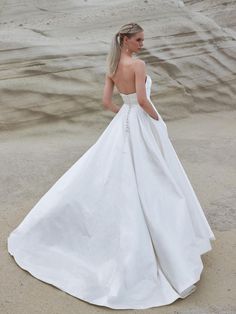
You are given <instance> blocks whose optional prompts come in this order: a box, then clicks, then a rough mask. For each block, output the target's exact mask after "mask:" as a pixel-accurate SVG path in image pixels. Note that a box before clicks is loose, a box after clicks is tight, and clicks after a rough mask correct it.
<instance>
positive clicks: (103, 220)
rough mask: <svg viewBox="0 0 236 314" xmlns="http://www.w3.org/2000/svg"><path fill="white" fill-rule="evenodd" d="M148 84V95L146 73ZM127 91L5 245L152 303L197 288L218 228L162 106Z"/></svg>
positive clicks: (67, 280) (129, 305) (113, 296)
mask: <svg viewBox="0 0 236 314" xmlns="http://www.w3.org/2000/svg"><path fill="white" fill-rule="evenodd" d="M145 84H146V91H147V96H148V98H149V100H150V101H151V99H150V91H151V85H152V79H151V77H150V76H149V75H147V77H146V83H145ZM120 95H121V97H122V99H123V105H122V107H121V109H120V110H119V112H118V113H117V114H116V115H115V116H114V118H113V119H112V120H111V122H110V123H109V124H108V126H107V128H106V129H105V130H104V131H103V133H102V134H101V136H100V137H99V138H98V140H97V141H96V142H95V144H93V145H92V146H91V147H90V148H89V149H88V150H87V151H86V152H85V153H84V154H83V155H82V156H81V157H80V158H79V159H78V160H77V161H76V162H75V163H74V164H73V165H72V166H71V167H70V168H69V170H68V171H66V172H65V173H64V175H63V176H62V177H60V179H59V180H58V181H57V182H56V183H55V184H54V185H53V186H52V187H51V188H50V189H49V190H48V192H46V193H45V194H44V195H43V197H42V198H41V199H40V200H39V201H38V202H37V203H36V205H35V206H34V207H33V208H32V210H31V211H30V212H29V213H28V214H27V216H26V217H25V218H24V220H23V221H22V222H21V223H20V224H19V225H18V227H17V228H16V229H14V230H13V231H12V232H11V234H10V235H9V237H8V251H9V253H10V254H11V255H12V256H14V259H15V261H16V263H17V264H18V265H19V266H20V267H21V268H23V269H25V270H27V271H28V272H29V273H30V274H32V275H33V276H34V277H36V278H37V279H40V280H42V281H44V282H46V283H49V284H51V285H53V286H56V287H57V288H59V289H61V290H63V291H65V292H66V293H68V294H70V295H72V296H75V297H77V298H79V299H81V300H84V301H87V302H89V303H92V304H97V305H102V306H107V307H110V308H114V309H145V308H150V307H155V306H162V305H166V304H170V303H172V302H174V301H175V300H176V299H178V298H185V297H186V296H188V295H189V294H190V293H192V292H193V291H194V290H195V289H196V286H195V285H194V283H196V282H197V281H198V280H200V275H201V272H202V270H203V263H202V260H201V255H202V254H204V253H206V252H207V251H209V250H211V249H212V247H211V242H210V241H211V240H215V236H214V234H213V232H212V230H211V228H210V226H209V224H208V222H207V219H206V217H205V215H204V212H203V210H202V208H201V206H200V203H199V201H198V199H197V197H196V195H195V193H194V190H193V188H192V186H191V184H190V181H189V180H188V177H187V175H186V173H185V171H184V169H183V166H182V164H181V163H180V161H179V159H178V157H177V154H176V152H175V150H174V148H173V146H172V144H171V141H170V139H169V137H168V131H167V127H166V124H165V122H164V121H163V119H162V118H161V115H160V113H158V114H159V120H155V119H153V118H152V117H150V116H149V115H148V114H147V113H146V112H145V111H144V110H143V108H142V107H141V106H140V105H139V104H138V101H137V95H136V93H132V94H128V95H125V94H120ZM152 105H153V103H152ZM153 108H154V109H155V110H156V108H155V107H154V105H153ZM156 111H157V110H156ZM157 112H158V111H157Z"/></svg>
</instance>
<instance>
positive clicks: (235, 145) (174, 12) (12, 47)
mask: <svg viewBox="0 0 236 314" xmlns="http://www.w3.org/2000/svg"><path fill="white" fill-rule="evenodd" d="M164 2H165V4H164ZM131 16H132V21H136V22H138V23H140V25H141V26H142V27H143V28H144V30H145V41H144V49H143V50H142V52H141V53H140V54H139V55H138V56H139V57H140V58H142V59H143V60H145V61H146V64H147V67H148V73H149V75H150V76H151V78H152V80H153V85H152V94H151V98H152V100H153V103H154V104H155V106H156V107H157V109H158V110H159V111H160V113H161V115H162V117H163V119H164V120H166V123H167V127H168V130H169V135H170V138H171V139H172V142H173V145H174V147H175V149H176V152H177V154H178V155H179V157H180V160H181V162H182V163H183V165H184V167H185V169H186V172H187V174H188V175H189V178H190V181H191V182H192V185H193V187H194V189H195V191H196V194H197V196H198V197H199V200H200V203H201V204H202V207H203V209H204V212H205V214H206V216H207V219H208V221H209V223H210V225H211V226H212V229H213V231H214V234H215V236H216V241H215V242H214V243H213V250H212V251H210V252H209V253H207V254H205V255H204V256H203V262H204V266H205V267H204V270H203V273H202V277H201V281H200V282H199V283H197V287H198V289H197V290H196V291H195V292H194V294H192V295H191V296H189V297H188V298H187V299H185V300H177V301H176V302H175V303H173V304H171V305H169V306H165V307H159V308H156V309H150V310H145V311H126V312H127V313H136V312H138V313H145V314H146V313H154V312H155V313H161V314H208V313H216V314H233V313H236V303H235V298H234V296H235V291H236V288H235V287H236V278H235V273H236V269H235V260H236V253H235V252H236V251H235V248H236V241H235V239H236V234H235V233H236V232H235V227H236V217H235V216H236V208H235V204H236V193H235V186H236V167H235V159H236V158H235V156H236V136H235V135H236V124H235V120H236V110H235V109H236V96H235V95H236V93H235V92H236V75H235V74H236V62H235V61H236V58H235V56H236V53H235V52H236V4H235V1H232V0H224V1H223V0H214V1H213V0H203V1H200V0H189V1H188V0H186V1H182V0H172V1H171V0H165V1H164V0H163V1H161V0H155V1H154V0H143V1H140V0H137V1H131V0H127V1H123V0H120V1H118V0H112V1H110V2H108V1H99V0H97V1H95V0H85V1H82V0H77V1H61V0H58V1H55V0H52V1H45V0H40V1H39V0H34V1H30V0H29V1H17V0H11V1H1V0H0V131H1V132H0V150H1V159H0V161H1V163H0V175H1V183H2V184H1V189H0V197H1V204H0V252H1V253H2V254H1V257H0V313H4V314H25V313H27V314H31V313H32V314H48V313H50V314H65V313H66V314H74V313H76V314H78V313H108V312H113V311H112V310H109V309H107V308H102V307H98V306H95V305H91V304H88V303H86V302H83V301H81V300H79V299H76V298H74V297H72V296H70V295H68V294H66V293H64V292H62V291H60V290H59V289H57V288H55V287H53V286H51V285H49V284H46V283H43V282H41V281H39V280H37V279H36V278H34V277H32V276H31V275H30V274H29V273H27V272H26V271H24V270H22V269H20V268H19V267H18V266H17V265H16V263H15V262H14V260H13V258H12V257H11V256H10V255H9V254H8V252H7V247H6V244H7V243H6V241H7V237H8V235H9V233H10V232H11V231H12V230H13V229H14V228H15V227H16V226H17V225H18V224H19V223H20V222H21V221H22V219H23V218H24V217H25V215H26V214H27V213H28V212H29V211H30V209H31V208H32V207H33V206H34V204H35V203H36V201H37V200H39V198H40V197H41V196H43V194H44V193H45V192H47V190H48V189H49V188H50V187H51V186H52V185H53V184H54V182H55V181H56V180H57V179H59V177H60V176H61V175H62V174H63V173H64V172H65V171H66V170H67V169H68V168H69V167H70V166H71V165H72V164H73V163H74V162H75V161H77V159H78V158H79V157H80V156H81V155H82V154H83V153H84V152H86V150H87V149H88V148H89V147H90V146H91V145H92V144H93V143H94V142H95V141H96V140H97V139H98V137H99V135H100V134H101V133H102V132H103V130H104V129H105V128H106V126H107V125H108V123H109V121H110V120H111V119H112V117H113V116H114V114H113V113H111V112H108V111H105V110H103V108H102V101H101V100H102V91H103V83H104V75H105V57H106V54H107V51H108V49H109V45H110V40H111V36H112V35H113V34H114V32H116V31H117V30H118V29H119V26H120V25H121V24H123V23H126V22H130V17H131ZM114 102H116V103H118V104H122V99H121V97H120V96H119V94H118V93H117V90H116V89H115V94H114ZM116 312H120V313H124V311H118V310H117V311H116Z"/></svg>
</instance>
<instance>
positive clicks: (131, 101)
mask: <svg viewBox="0 0 236 314" xmlns="http://www.w3.org/2000/svg"><path fill="white" fill-rule="evenodd" d="M151 85H152V79H151V77H150V76H149V75H148V74H147V79H146V82H145V86H146V94H147V97H148V98H150V93H151ZM120 95H121V97H122V99H123V101H124V103H125V104H127V105H138V104H139V103H138V99H137V94H136V93H131V94H122V93H120Z"/></svg>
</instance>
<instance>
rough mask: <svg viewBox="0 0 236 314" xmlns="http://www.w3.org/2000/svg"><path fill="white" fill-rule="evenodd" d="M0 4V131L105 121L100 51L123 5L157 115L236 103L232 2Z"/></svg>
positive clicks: (122, 19) (121, 15) (121, 17)
mask: <svg viewBox="0 0 236 314" xmlns="http://www.w3.org/2000/svg"><path fill="white" fill-rule="evenodd" d="M0 10H1V11H0V16H1V22H0V49H1V54H0V96H1V99H0V111H1V112H0V113H1V118H0V129H14V128H18V127H20V126H25V125H32V124H36V123H41V122H47V121H48V122H53V121H58V120H61V119H63V120H66V121H69V122H80V121H81V122H82V121H84V122H86V121H97V120H99V121H108V120H109V119H111V117H112V115H113V114H112V113H111V114H109V113H107V112H104V110H103V108H102V91H103V84H104V75H105V57H106V54H107V52H108V49H109V45H110V41H111V37H112V35H113V34H114V32H116V31H117V30H118V29H119V26H120V25H121V24H123V23H126V22H129V21H130V11H132V20H133V21H137V22H138V23H140V25H141V26H142V27H143V28H144V30H145V44H144V49H143V50H142V52H140V54H139V57H140V58H142V59H143V60H145V61H146V63H147V66H148V73H149V74H150V75H151V77H152V79H153V88H152V99H153V102H154V104H155V106H156V107H157V108H158V109H159V110H160V113H161V114H162V116H163V118H164V119H166V120H170V119H179V118H182V117H186V116H188V115H190V114H193V113H195V112H211V111H221V110H232V109H236V105H235V92H236V77H235V73H236V62H235V61H236V60H235V55H236V54H235V52H236V41H235V40H236V33H235V28H236V22H235V21H236V19H235V18H234V15H235V12H236V6H235V4H234V3H233V2H232V1H224V4H223V5H222V3H221V1H177V0H176V1H171V0H170V1H165V5H164V4H163V1H160V0H158V1H157V0H156V1H149V0H148V1H111V2H109V3H107V2H105V1H91V0H90V1H76V2H74V1H67V2H64V1H50V2H49V3H48V2H46V1H39V0H38V1H31V2H26V3H20V2H18V1H12V2H5V3H2V6H1V8H0ZM114 102H117V103H119V104H120V105H121V104H122V99H121V97H120V95H119V94H118V93H117V90H116V89H115V91H114Z"/></svg>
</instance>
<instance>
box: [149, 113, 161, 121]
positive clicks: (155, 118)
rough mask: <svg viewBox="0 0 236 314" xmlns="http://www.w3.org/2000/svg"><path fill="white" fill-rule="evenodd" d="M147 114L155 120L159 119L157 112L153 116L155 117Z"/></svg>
mask: <svg viewBox="0 0 236 314" xmlns="http://www.w3.org/2000/svg"><path fill="white" fill-rule="evenodd" d="M149 116H150V117H151V118H152V119H154V120H157V121H158V120H159V119H160V118H159V116H158V114H157V113H156V116H155V117H153V116H151V115H150V114H149Z"/></svg>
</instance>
